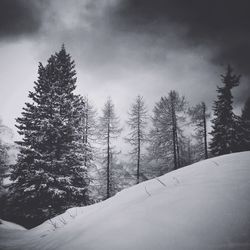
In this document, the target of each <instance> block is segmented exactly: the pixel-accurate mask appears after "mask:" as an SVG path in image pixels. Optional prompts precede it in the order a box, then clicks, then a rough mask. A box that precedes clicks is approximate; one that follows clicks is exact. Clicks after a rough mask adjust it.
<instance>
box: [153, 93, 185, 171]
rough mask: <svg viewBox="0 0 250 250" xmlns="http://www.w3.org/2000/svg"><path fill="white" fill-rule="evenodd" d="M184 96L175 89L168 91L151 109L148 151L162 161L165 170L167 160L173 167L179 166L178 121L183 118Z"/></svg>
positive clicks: (179, 135) (179, 132) (180, 133)
mask: <svg viewBox="0 0 250 250" xmlns="http://www.w3.org/2000/svg"><path fill="white" fill-rule="evenodd" d="M184 108H185V98H184V97H181V96H179V94H178V93H177V92H176V91H170V93H169V95H168V97H162V98H161V100H160V101H159V102H158V103H156V105H155V107H154V110H153V113H154V114H153V118H152V122H153V129H152V130H151V132H150V138H151V143H152V144H151V146H150V148H149V149H150V151H151V152H152V153H153V157H154V158H156V159H160V160H161V161H163V164H164V165H165V170H164V172H166V170H168V169H169V165H168V164H169V161H171V160H172V161H173V165H174V167H173V168H174V169H177V168H179V167H180V148H179V139H180V138H181V137H182V130H181V128H180V126H179V122H183V121H184V120H185V118H184V116H183V112H184Z"/></svg>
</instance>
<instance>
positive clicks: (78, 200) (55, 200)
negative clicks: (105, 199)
mask: <svg viewBox="0 0 250 250" xmlns="http://www.w3.org/2000/svg"><path fill="white" fill-rule="evenodd" d="M74 68H75V64H74V61H72V59H71V56H70V55H69V54H68V53H67V52H66V50H65V48H64V46H62V48H61V50H60V52H59V53H55V54H54V55H52V56H51V57H50V58H49V60H48V62H47V65H46V66H43V65H42V64H41V63H40V64H39V68H38V75H39V76H38V81H37V82H35V87H34V91H33V92H29V98H30V99H31V100H32V101H31V102H30V103H26V104H25V105H26V107H25V108H23V110H24V111H23V112H22V117H20V118H18V119H17V123H18V125H17V128H18V129H19V134H20V135H21V136H22V137H23V139H22V140H21V141H18V142H17V143H18V144H19V145H20V149H21V151H20V154H19V156H18V160H17V164H16V165H15V166H14V167H13V171H12V173H11V179H12V180H13V181H14V182H13V184H12V185H11V187H10V198H9V203H10V205H9V207H8V211H9V213H8V211H7V217H9V218H10V219H12V220H14V221H16V222H18V223H20V224H23V225H25V226H27V227H32V226H35V225H37V224H39V223H41V222H42V221H44V220H46V219H48V218H49V217H50V216H54V215H56V214H59V213H61V212H63V211H64V210H66V209H67V208H69V207H73V206H80V205H85V204H87V203H88V190H87V187H88V183H89V179H88V175H87V170H86V167H85V166H83V162H84V143H83V131H82V116H81V115H82V112H81V111H82V103H81V98H80V97H79V96H77V95H75V94H74V93H73V91H74V90H75V88H76V77H75V75H76V72H75V70H74Z"/></svg>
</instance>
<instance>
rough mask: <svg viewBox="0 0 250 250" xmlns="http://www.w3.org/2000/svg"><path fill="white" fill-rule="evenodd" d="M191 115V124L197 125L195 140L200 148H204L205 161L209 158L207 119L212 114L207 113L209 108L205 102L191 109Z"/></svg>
mask: <svg viewBox="0 0 250 250" xmlns="http://www.w3.org/2000/svg"><path fill="white" fill-rule="evenodd" d="M189 114H190V115H191V122H192V123H193V124H194V125H195V138H196V139H197V141H198V146H199V147H200V146H202V144H203V146H202V148H203V150H202V154H203V157H204V158H205V159H207V158H208V146H207V119H208V118H209V117H210V114H209V113H207V107H206V104H205V103H204V102H201V103H199V104H197V105H196V106H195V107H193V108H191V109H189Z"/></svg>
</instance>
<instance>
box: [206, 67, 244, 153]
mask: <svg viewBox="0 0 250 250" xmlns="http://www.w3.org/2000/svg"><path fill="white" fill-rule="evenodd" d="M221 78H222V83H223V86H222V87H217V92H218V97H217V100H216V101H215V103H214V107H213V110H214V119H213V120H212V132H211V135H212V139H211V143H210V149H211V152H212V154H213V155H215V156H216V155H223V154H229V153H232V152H236V151H238V150H239V147H238V145H239V140H240V139H239V135H238V133H237V127H238V125H237V117H236V116H235V114H234V113H233V106H232V104H233V96H232V88H234V87H236V86H238V85H239V82H240V76H239V75H235V74H233V69H232V68H231V66H230V65H228V67H227V71H226V74H225V75H221Z"/></svg>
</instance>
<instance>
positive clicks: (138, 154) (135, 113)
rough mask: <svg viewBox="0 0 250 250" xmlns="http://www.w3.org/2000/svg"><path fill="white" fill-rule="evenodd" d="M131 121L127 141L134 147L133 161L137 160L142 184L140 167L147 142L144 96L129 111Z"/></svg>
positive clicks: (146, 117)
mask: <svg viewBox="0 0 250 250" xmlns="http://www.w3.org/2000/svg"><path fill="white" fill-rule="evenodd" d="M128 114H129V119H128V121H127V124H128V126H129V128H130V133H129V135H128V138H126V141H127V142H128V143H129V144H130V145H131V146H132V147H133V149H132V151H131V152H130V154H131V156H132V159H133V160H136V169H137V173H136V179H137V183H139V182H140V165H141V158H142V145H143V144H144V143H145V142H146V140H147V133H146V125H147V119H148V115H147V110H146V107H145V103H144V100H143V97H142V96H140V95H139V96H137V98H136V100H135V103H133V104H132V105H131V107H130V110H129V113H128Z"/></svg>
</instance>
